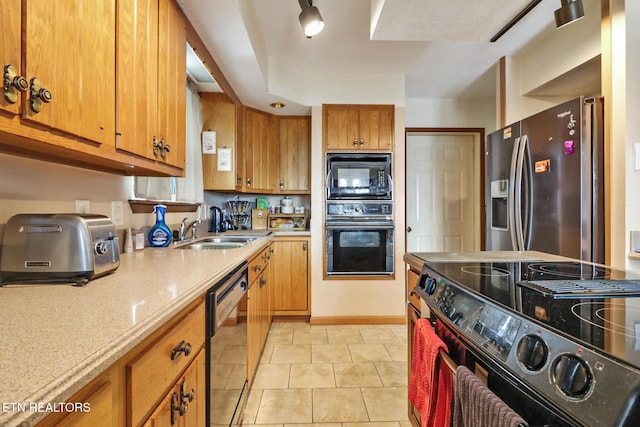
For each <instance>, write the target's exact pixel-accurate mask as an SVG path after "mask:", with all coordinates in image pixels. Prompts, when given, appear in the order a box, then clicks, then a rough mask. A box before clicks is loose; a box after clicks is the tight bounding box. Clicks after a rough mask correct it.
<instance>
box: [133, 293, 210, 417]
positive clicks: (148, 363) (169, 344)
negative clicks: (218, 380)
mask: <svg viewBox="0 0 640 427" xmlns="http://www.w3.org/2000/svg"><path fill="white" fill-rule="evenodd" d="M204 339H205V309H204V301H203V302H202V303H201V304H199V305H198V306H197V307H196V308H194V309H193V310H192V311H190V312H189V313H188V314H186V315H185V316H183V317H181V318H180V319H179V320H177V321H176V322H175V324H174V326H172V327H170V329H169V330H168V331H167V332H166V333H165V334H164V335H163V336H162V337H160V338H159V339H158V340H156V341H155V342H154V343H153V344H151V345H150V346H149V347H147V348H146V349H145V350H143V351H142V353H141V354H140V355H139V356H138V357H137V358H135V359H134V360H132V361H131V362H130V363H129V364H127V389H128V390H127V396H128V402H127V403H128V404H127V415H128V419H129V420H130V421H131V422H130V425H133V426H137V425H140V423H141V422H142V421H143V419H144V418H145V416H146V415H148V413H149V412H150V411H151V410H152V409H153V407H154V406H155V404H156V402H157V401H158V400H159V399H160V398H161V397H162V396H163V395H164V394H165V393H166V391H167V390H168V389H169V387H171V386H172V385H173V384H175V382H176V380H177V378H178V377H179V376H180V375H181V374H182V372H184V370H185V368H186V367H187V366H188V365H189V363H191V361H192V360H193V359H194V358H195V357H196V355H197V354H198V351H199V350H200V349H201V348H202V347H203V346H204ZM183 341H184V343H185V344H186V343H188V344H190V345H191V351H190V353H189V354H188V355H186V354H185V352H180V353H176V356H175V357H174V359H173V360H172V352H173V351H174V349H177V348H179V347H180V344H181V343H182V342H183Z"/></svg>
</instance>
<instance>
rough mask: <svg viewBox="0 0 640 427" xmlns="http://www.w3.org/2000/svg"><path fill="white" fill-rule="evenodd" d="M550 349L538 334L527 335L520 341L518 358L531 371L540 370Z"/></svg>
mask: <svg viewBox="0 0 640 427" xmlns="http://www.w3.org/2000/svg"><path fill="white" fill-rule="evenodd" d="M548 355H549V349H548V348H547V345H546V344H545V343H544V341H543V339H542V338H540V337H539V336H537V335H525V336H524V337H522V339H521V340H520V342H519V343H518V352H517V354H516V358H517V359H518V361H519V362H520V363H522V364H523V365H524V367H525V368H527V369H528V370H530V371H539V370H540V369H542V367H543V366H544V364H545V363H547V357H548Z"/></svg>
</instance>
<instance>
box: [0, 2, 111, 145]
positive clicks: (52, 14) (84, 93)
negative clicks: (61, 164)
mask: <svg viewBox="0 0 640 427" xmlns="http://www.w3.org/2000/svg"><path fill="white" fill-rule="evenodd" d="M22 6H23V7H24V10H22V12H23V15H24V20H23V22H24V25H25V26H24V28H22V37H23V40H22V44H23V53H24V55H25V57H24V58H23V61H22V64H24V68H23V69H21V75H22V76H23V77H25V78H26V79H27V80H28V81H29V84H30V89H29V90H27V91H26V92H25V93H24V95H23V103H22V105H21V111H22V117H23V119H25V120H27V121H29V122H33V123H36V124H38V125H42V126H45V127H47V128H52V129H55V130H58V131H62V132H64V133H67V134H71V135H73V136H78V137H82V138H84V139H87V140H89V141H93V142H97V143H101V144H110V145H112V146H113V144H114V122H115V112H114V111H115V57H114V55H113V52H114V49H115V38H114V34H115V27H116V24H115V2H109V1H105V2H77V1H72V0H61V1H55V2H47V1H44V2H43V1H25V2H23V3H22ZM0 7H1V8H2V9H5V8H7V7H8V6H7V5H5V4H4V2H3V5H2V6H0ZM3 14H4V13H3ZM1 19H2V20H3V21H4V20H5V19H6V17H3V18H1ZM13 19H17V20H18V22H19V20H20V17H19V16H18V17H13V18H12V19H11V20H13ZM10 25H11V27H10V28H11V30H10V34H11V33H12V31H13V30H14V27H15V23H13V22H12V23H11V24H10ZM3 32H4V28H3ZM13 40H14V36H10V41H13ZM12 43H13V42H12ZM3 44H4V41H3ZM2 49H3V50H4V49H6V47H5V46H3V48H2ZM11 61H15V59H11Z"/></svg>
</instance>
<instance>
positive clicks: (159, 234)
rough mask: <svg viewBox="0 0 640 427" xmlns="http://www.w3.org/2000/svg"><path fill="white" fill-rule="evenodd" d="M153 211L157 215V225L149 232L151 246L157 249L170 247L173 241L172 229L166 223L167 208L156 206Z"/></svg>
mask: <svg viewBox="0 0 640 427" xmlns="http://www.w3.org/2000/svg"><path fill="white" fill-rule="evenodd" d="M153 211H154V212H155V213H156V224H155V225H154V226H153V227H151V230H149V245H151V246H152V247H156V248H158V247H166V246H169V244H170V243H171V239H172V235H171V229H170V228H169V227H167V224H165V222H164V215H165V213H166V212H167V207H166V206H165V205H155V206H154V207H153Z"/></svg>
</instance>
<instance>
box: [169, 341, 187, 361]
mask: <svg viewBox="0 0 640 427" xmlns="http://www.w3.org/2000/svg"><path fill="white" fill-rule="evenodd" d="M181 353H184V355H185V356H188V355H190V354H191V344H190V343H188V342H186V341H180V344H178V345H177V346H175V347H174V349H173V350H171V360H176V359H177V358H178V356H180V354H181Z"/></svg>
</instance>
